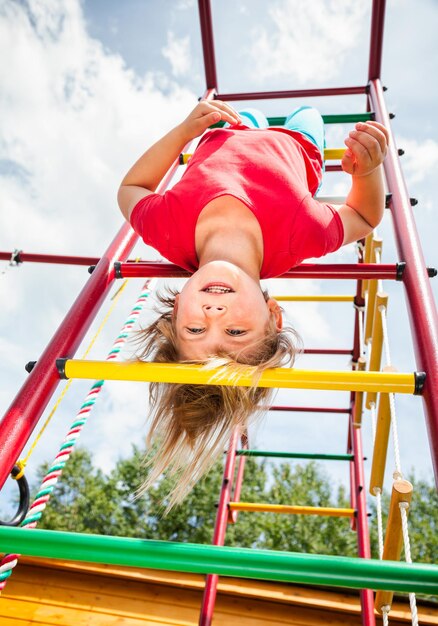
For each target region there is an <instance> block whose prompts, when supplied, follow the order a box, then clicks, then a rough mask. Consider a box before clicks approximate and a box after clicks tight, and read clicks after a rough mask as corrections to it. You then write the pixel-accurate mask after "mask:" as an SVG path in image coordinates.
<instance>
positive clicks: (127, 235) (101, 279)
mask: <svg viewBox="0 0 438 626" xmlns="http://www.w3.org/2000/svg"><path fill="white" fill-rule="evenodd" d="M137 239H138V235H137V234H136V233H134V231H133V230H132V228H131V227H130V225H129V224H128V223H127V222H125V224H124V225H123V226H122V228H121V229H120V231H119V232H118V233H117V235H116V236H115V238H114V240H113V241H112V243H111V244H110V246H109V247H108V249H107V250H106V252H105V253H104V254H103V256H102V258H101V259H100V261H99V263H98V264H97V265H96V269H95V270H94V272H93V274H92V275H91V276H90V278H89V279H88V281H87V283H86V284H85V286H84V288H83V289H82V291H81V293H80V294H79V296H78V297H77V299H76V301H75V302H74V303H73V305H72V307H71V309H70V311H69V312H68V313H67V315H66V317H65V318H64V321H63V322H62V323H61V325H60V326H59V328H58V330H57V331H56V332H55V334H54V335H53V338H52V340H51V341H50V343H49V344H48V346H47V348H46V349H45V351H44V352H43V354H42V355H41V357H40V358H39V359H38V362H37V364H36V365H35V367H34V368H33V370H32V372H31V373H30V374H29V376H28V378H27V379H26V381H25V383H24V385H23V386H22V387H21V389H20V391H19V392H18V394H17V396H16V397H15V399H14V400H13V402H12V404H11V406H10V407H9V409H8V410H7V412H6V413H5V415H4V417H3V419H2V422H1V428H0V450H1V463H0V487H1V486H3V484H4V482H5V480H6V478H7V477H8V476H9V474H10V472H11V469H12V467H13V465H14V463H15V462H16V460H17V457H18V456H19V455H20V453H21V451H22V450H23V448H24V446H25V445H26V442H27V440H28V439H29V437H30V435H31V434H32V431H33V429H34V428H35V426H36V424H37V422H38V420H39V418H40V417H41V415H42V413H43V411H44V409H45V407H46V405H47V404H48V402H49V400H50V398H51V396H52V394H53V393H54V391H55V389H56V387H57V386H58V383H59V373H58V371H57V369H56V363H55V361H56V358H57V357H58V356H59V355H64V356H66V355H67V356H73V355H74V354H75V352H76V350H77V348H78V347H79V344H80V342H81V341H82V339H83V337H84V336H85V334H86V332H87V330H88V328H89V326H90V324H91V322H92V321H93V319H94V317H95V316H96V314H97V312H98V310H99V308H100V306H101V304H102V302H103V300H104V299H105V296H106V295H107V293H108V291H109V290H110V288H111V285H112V284H113V280H114V261H116V260H117V259H125V258H126V257H127V256H128V254H129V253H130V252H131V250H132V248H133V247H134V245H135V243H136V241H137Z"/></svg>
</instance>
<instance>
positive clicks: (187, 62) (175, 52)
mask: <svg viewBox="0 0 438 626" xmlns="http://www.w3.org/2000/svg"><path fill="white" fill-rule="evenodd" d="M161 52H162V53H163V56H164V58H165V59H167V60H168V61H169V63H170V66H171V69H172V74H173V76H175V77H181V76H185V75H186V74H188V72H189V71H190V67H191V65H192V64H191V58H190V37H189V36H188V35H187V37H180V38H178V37H176V36H175V34H174V33H173V32H172V31H169V32H168V33H167V45H166V46H165V47H164V48H162V50H161Z"/></svg>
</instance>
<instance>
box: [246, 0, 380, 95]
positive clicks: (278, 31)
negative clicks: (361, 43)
mask: <svg viewBox="0 0 438 626" xmlns="http://www.w3.org/2000/svg"><path fill="white" fill-rule="evenodd" d="M339 4H340V3H339V2H326V1H322V0H321V1H316V0H315V1H313V2H308V1H307V0H298V1H296V0H279V1H277V2H275V3H271V4H270V7H269V10H268V15H269V18H270V22H269V23H268V24H266V25H264V26H259V27H257V28H256V29H254V31H253V33H252V39H253V44H252V46H251V50H250V51H249V54H250V56H251V58H252V60H253V64H254V77H257V78H258V80H259V81H261V80H264V79H267V78H273V77H277V78H283V79H287V84H290V81H291V79H294V80H296V81H297V82H298V83H299V84H303V83H305V82H307V81H309V80H316V81H317V84H321V83H323V84H327V81H328V80H329V79H330V78H332V77H333V76H337V75H339V73H340V67H341V66H342V63H341V62H342V60H343V59H344V57H345V55H346V54H347V53H348V50H350V49H351V48H352V47H354V46H356V45H357V41H358V38H359V34H360V32H361V30H362V28H363V22H364V16H365V14H366V13H367V11H368V10H369V7H368V6H367V4H368V3H366V2H356V1H354V0H347V1H346V2H343V3H342V7H340V6H339Z"/></svg>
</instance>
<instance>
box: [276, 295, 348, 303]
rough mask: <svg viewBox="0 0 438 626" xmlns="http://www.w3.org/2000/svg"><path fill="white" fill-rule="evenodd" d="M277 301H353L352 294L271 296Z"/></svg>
mask: <svg viewBox="0 0 438 626" xmlns="http://www.w3.org/2000/svg"><path fill="white" fill-rule="evenodd" d="M272 297H273V298H274V300H278V301H279V302H354V296H272Z"/></svg>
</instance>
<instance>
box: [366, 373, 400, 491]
mask: <svg viewBox="0 0 438 626" xmlns="http://www.w3.org/2000/svg"><path fill="white" fill-rule="evenodd" d="M384 371H385V372H395V371H396V370H395V368H394V367H392V366H390V365H387V366H386V367H385V368H384ZM390 428H391V407H390V404H389V394H388V393H381V394H380V396H379V407H378V410H377V420H376V436H375V439H374V448H373V461H372V464H371V476H370V493H371V494H372V495H373V496H374V495H376V491H375V490H376V489H380V491H382V489H383V479H384V476H385V467H386V455H387V453H388V442H389V431H390Z"/></svg>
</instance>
